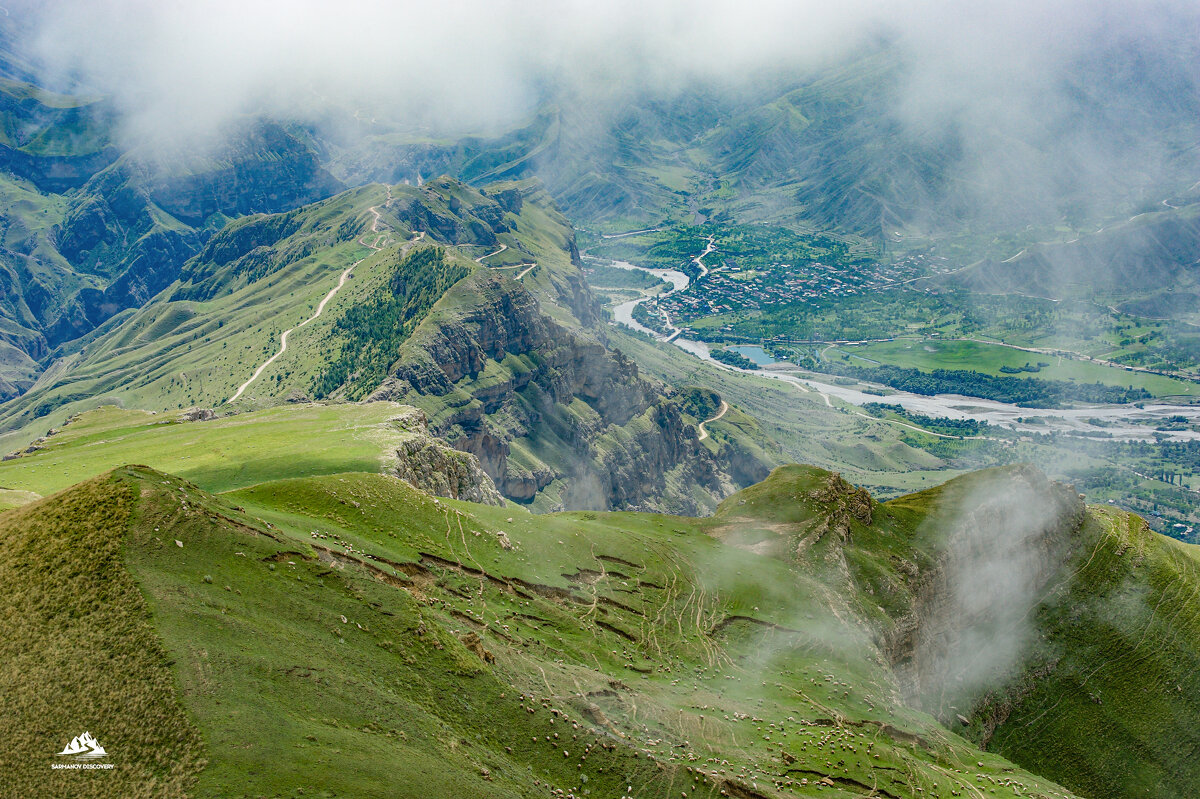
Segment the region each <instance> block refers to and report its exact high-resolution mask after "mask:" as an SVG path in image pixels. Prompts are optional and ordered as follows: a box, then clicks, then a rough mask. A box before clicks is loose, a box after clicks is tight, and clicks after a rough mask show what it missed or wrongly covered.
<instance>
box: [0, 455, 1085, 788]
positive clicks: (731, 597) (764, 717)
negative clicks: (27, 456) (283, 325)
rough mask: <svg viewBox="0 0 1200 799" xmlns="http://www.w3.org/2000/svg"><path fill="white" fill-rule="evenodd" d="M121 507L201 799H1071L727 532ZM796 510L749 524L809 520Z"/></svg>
mask: <svg viewBox="0 0 1200 799" xmlns="http://www.w3.org/2000/svg"><path fill="white" fill-rule="evenodd" d="M802 479H803V480H804V481H809V482H812V483H813V484H814V485H820V484H821V483H822V482H823V481H824V480H825V476H824V475H823V474H822V473H819V472H816V471H811V470H810V471H808V472H805V473H804V475H803V476H802ZM106 481H107V482H104V483H103V484H104V485H112V486H119V490H120V491H122V492H124V496H125V497H128V498H129V507H128V509H127V512H126V514H125V515H123V516H118V517H113V518H112V522H111V524H110V525H109V527H108V529H107V531H106V532H107V534H108V536H109V537H110V541H120V540H122V539H123V541H124V544H123V550H122V551H123V556H124V561H125V564H126V565H127V568H128V570H129V573H130V574H132V575H133V577H134V578H136V580H137V584H138V586H139V587H140V589H141V593H142V595H143V596H144V597H145V602H146V604H147V606H148V607H149V608H150V611H151V614H152V618H153V620H154V624H155V628H156V630H157V631H158V634H159V636H160V640H161V642H162V643H161V646H163V647H164V648H165V650H166V651H167V652H168V653H169V657H170V658H171V662H172V667H173V670H174V673H175V676H176V679H177V680H178V685H179V692H180V696H181V697H182V700H183V703H184V705H185V707H186V708H187V710H188V714H189V718H190V719H191V720H192V722H193V723H194V724H195V726H196V728H197V729H198V730H199V732H200V736H201V739H202V741H203V744H204V747H205V757H206V758H207V763H208V764H207V766H206V768H205V769H204V770H203V771H202V772H201V773H200V775H199V777H198V780H197V781H196V783H195V784H194V786H193V787H192V789H191V791H190V793H191V795H194V796H255V795H262V794H265V795H280V796H298V795H300V794H301V791H303V793H304V794H305V795H311V794H312V793H316V795H320V793H321V792H326V793H328V794H330V795H354V796H430V795H434V796H443V795H446V796H448V795H454V796H489V797H491V796H522V795H542V794H544V793H547V792H553V791H554V790H555V789H557V790H559V791H562V792H564V793H565V792H571V793H573V794H574V795H576V796H587V795H590V796H646V797H648V796H663V795H679V794H686V795H687V796H689V797H695V796H713V797H716V796H721V795H725V796H742V797H774V796H864V795H868V794H871V793H872V792H874V794H875V795H877V796H882V797H907V796H913V795H916V794H917V793H918V789H919V792H920V794H921V795H924V796H944V797H952V796H956V795H968V796H980V797H982V796H991V795H996V796H1018V795H1020V796H1041V797H1066V796H1068V795H1069V794H1068V793H1067V792H1065V791H1063V790H1062V789H1061V788H1058V787H1056V786H1054V785H1053V784H1052V783H1048V782H1046V781H1045V780H1042V779H1040V778H1038V777H1035V776H1033V775H1030V774H1028V773H1026V772H1024V771H1022V770H1020V769H1018V768H1015V767H1014V766H1013V765H1012V764H1011V763H1009V762H1007V761H1005V760H1004V759H1003V758H1000V757H998V756H995V755H992V754H985V753H980V752H978V751H977V750H976V749H974V747H973V746H971V745H970V744H969V743H967V742H966V741H964V740H962V739H961V738H959V737H957V736H955V735H953V734H951V733H949V732H947V731H945V730H944V729H942V728H940V727H939V726H938V725H937V724H936V722H934V721H933V720H932V719H931V718H930V717H929V716H926V715H924V714H922V713H919V712H916V711H913V710H910V709H908V708H906V707H905V706H904V705H903V704H902V703H901V702H899V701H898V699H899V698H898V696H897V686H896V683H895V681H894V678H893V677H892V676H891V674H890V672H889V670H888V668H887V665H886V663H885V662H884V661H883V660H882V659H881V658H880V657H879V653H878V650H876V649H875V648H874V646H873V645H872V643H871V639H870V630H869V628H868V627H866V626H864V625H863V624H862V623H861V622H856V621H854V615H853V614H854V609H855V607H856V600H855V598H854V594H853V592H847V586H846V584H845V581H844V578H838V577H837V576H836V575H833V574H823V573H821V572H819V571H815V570H811V569H805V568H800V567H798V566H797V565H795V564H793V563H789V562H787V561H786V560H785V559H783V558H779V557H772V556H770V555H765V554H757V553H755V552H753V551H750V550H749V549H747V548H745V546H744V545H745V544H746V543H747V542H744V541H743V542H741V544H743V546H740V547H738V546H733V545H731V544H729V543H722V542H721V541H719V540H717V539H716V538H715V537H714V536H713V535H711V534H712V533H715V534H717V535H718V536H722V537H725V535H724V533H723V531H722V530H721V529H720V528H721V526H722V523H724V524H728V522H729V521H730V519H731V518H732V517H733V515H734V514H733V513H732V512H731V513H727V514H725V515H724V517H723V522H722V521H721V517H719V518H718V520H716V521H715V522H705V521H700V520H695V519H686V518H681V517H670V516H656V515H643V514H630V513H618V514H592V513H576V514H564V515H556V516H540V517H535V516H531V515H529V514H527V513H525V512H523V511H520V510H515V511H514V510H507V509H499V508H486V507H482V506H473V505H470V504H467V503H459V502H450V501H437V500H434V499H432V498H430V497H428V496H425V495H422V494H420V493H419V492H416V491H415V490H413V489H411V488H410V487H408V486H407V485H406V484H404V483H402V482H400V481H397V480H394V479H390V478H386V477H382V476H378V475H365V474H342V475H330V476H325V477H315V478H308V479H300V480H284V481H276V482H272V483H266V484H263V485H260V486H256V487H253V488H250V489H244V490H241V491H238V492H235V493H233V494H231V495H229V496H228V497H224V498H221V497H214V496H212V495H210V494H206V493H204V492H203V491H201V490H199V489H198V488H196V487H195V486H194V485H192V484H190V483H187V482H185V481H181V480H179V479H176V478H172V477H170V476H167V475H163V474H161V473H157V472H153V471H149V470H144V469H140V468H137V469H125V470H120V471H118V472H117V473H115V474H114V475H113V476H112V477H109V478H106ZM806 484H807V483H806ZM771 486H773V488H772V487H771ZM779 486H780V481H779V480H776V481H774V483H772V484H769V485H768V488H766V489H763V490H760V491H758V492H756V493H753V494H747V495H746V496H745V497H742V498H740V499H739V498H734V499H732V500H730V503H727V504H729V505H730V507H731V508H736V509H738V510H737V513H739V514H741V515H745V514H746V513H747V512H749V511H750V508H754V509H755V511H754V512H755V513H756V514H757V518H758V519H759V520H760V521H761V522H762V523H764V524H766V525H768V526H772V527H775V526H777V525H779V524H780V523H783V522H785V521H796V519H797V517H795V515H794V514H792V515H788V514H789V513H790V512H787V513H785V516H786V517H787V518H786V519H785V518H784V517H780V516H779V515H778V512H777V511H778V509H779V508H780V503H781V502H782V503H785V504H786V503H787V502H789V501H790V495H788V494H782V495H781V494H778V493H776V490H777V489H778V488H779ZM787 486H788V490H793V489H796V488H798V484H796V483H795V482H794V480H789V481H788V482H787ZM113 490H118V489H116V488H114V489H113ZM79 491H80V489H72V490H71V491H68V492H66V493H65V494H62V495H58V496H55V497H52V498H49V499H47V500H43V501H41V502H39V503H36V504H35V505H33V506H30V507H29V508H26V509H21V510H18V511H12V512H10V513H9V515H7V516H5V517H0V519H2V520H8V519H12V518H16V517H14V516H13V514H30V513H35V512H36V513H56V512H58V510H57V509H58V508H60V507H62V506H63V505H64V503H69V502H74V501H78V500H77V498H76V495H77V493H78V492H79ZM743 500H745V502H746V504H744V505H743V504H740V503H741V502H742V501H743ZM235 502H236V503H237V505H238V506H240V507H241V508H245V511H242V510H240V508H235V507H234V506H233V503H235ZM812 508H813V509H816V508H817V506H816V505H813V506H812ZM21 518H27V517H24V516H22V517H21ZM510 520H511V521H510ZM5 529H6V534H7V536H8V537H9V538H14V537H19V536H20V535H22V533H20V532H19V531H18V530H19V529H20V528H17V527H14V526H9V527H6V528H5ZM25 535H28V533H25ZM176 541H179V542H181V543H182V546H178V545H177V544H176ZM12 551H13V547H12V543H11V542H9V546H7V547H6V548H5V549H4V550H3V552H4V553H5V554H4V555H3V557H8V556H9V553H11V552H12ZM47 594H48V596H49V597H54V596H55V592H54V591H53V590H52V589H50V588H48V589H47ZM4 601H5V602H6V603H7V602H10V599H9V598H8V597H7V596H6V597H5V600H4ZM4 618H9V617H8V616H5V617H4ZM97 626H101V625H99V622H98V623H97ZM5 632H6V633H7V632H8V630H6V631H5ZM30 676H31V678H34V679H36V677H37V672H36V670H34V671H33V673H31V675H30ZM65 711H67V712H69V705H68V706H67V707H66V708H65ZM264 721H266V723H264ZM64 723H74V720H73V719H71V720H70V722H64ZM92 731H93V733H94V734H96V735H97V736H101V735H102V733H104V730H102V729H101V728H100V727H99V726H98V725H97V724H93V725H92ZM57 734H58V731H57V730H53V731H50V730H47V731H45V732H44V733H41V735H42V736H48V737H49V738H51V739H53V738H54V736H55V735H57ZM123 735H124V733H123V732H121V733H118V732H117V731H113V732H112V733H110V734H108V736H107V739H106V738H103V737H102V740H105V741H106V743H105V745H106V747H108V748H109V750H110V752H113V753H116V752H118V751H120V747H121V746H123V745H124V740H123ZM38 745H40V746H43V747H44V746H46V745H47V744H46V743H45V742H43V741H41V740H40V737H39V740H38ZM166 751H167V752H170V751H171V750H170V748H169V747H168V748H167V750H166ZM114 756H115V755H114ZM285 763H286V765H287V767H286V768H285V767H282V766H283V764H285ZM36 773H37V774H40V775H41V779H42V780H43V781H46V784H49V782H50V781H53V780H55V779H57V775H56V774H54V773H52V772H50V771H49V770H46V771H41V772H36ZM100 776H103V775H100ZM100 795H103V794H102V793H101V794H100ZM108 795H121V794H120V791H119V790H113V791H111V792H109V794H108Z"/></svg>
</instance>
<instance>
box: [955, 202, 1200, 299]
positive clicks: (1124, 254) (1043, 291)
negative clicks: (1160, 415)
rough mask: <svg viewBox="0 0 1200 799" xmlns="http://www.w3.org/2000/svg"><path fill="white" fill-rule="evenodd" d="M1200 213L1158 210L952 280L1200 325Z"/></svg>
mask: <svg viewBox="0 0 1200 799" xmlns="http://www.w3.org/2000/svg"><path fill="white" fill-rule="evenodd" d="M1197 252H1200V207H1191V208H1189V209H1185V210H1180V211H1176V210H1174V209H1170V208H1168V207H1166V206H1165V205H1163V204H1162V203H1156V204H1155V205H1154V206H1152V207H1151V208H1150V209H1149V210H1147V211H1145V212H1143V213H1139V214H1136V215H1135V216H1133V217H1131V218H1130V219H1128V220H1125V221H1124V222H1119V223H1116V224H1113V225H1111V226H1109V227H1106V228H1103V229H1101V230H1098V231H1096V232H1094V233H1091V234H1087V235H1083V236H1080V237H1079V238H1078V239H1077V240H1076V241H1072V242H1069V243H1048V244H1040V245H1035V246H1032V247H1029V248H1028V249H1027V250H1026V251H1024V252H1021V253H1018V254H1017V256H1016V257H1015V258H1013V259H1009V260H1008V261H1007V262H1004V263H1001V262H997V261H995V260H989V261H985V262H984V263H981V264H979V265H978V266H975V267H973V268H971V269H968V270H966V271H964V272H961V273H959V274H957V275H955V276H953V277H951V278H946V279H945V280H944V282H945V283H947V284H948V285H952V286H956V287H964V288H968V289H971V290H973V291H980V292H986V293H1023V294H1030V295H1033V296H1038V297H1048V298H1052V299H1087V298H1091V299H1096V300H1104V301H1105V303H1106V304H1108V303H1111V304H1112V305H1114V306H1116V307H1117V308H1119V309H1120V310H1121V311H1123V312H1125V313H1131V314H1135V315H1138V316H1148V317H1151V318H1176V319H1183V320H1185V321H1191V322H1193V323H1194V322H1195V321H1196V320H1197V319H1200V310H1198V309H1200V260H1198V259H1197V257H1196V253H1197Z"/></svg>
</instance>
